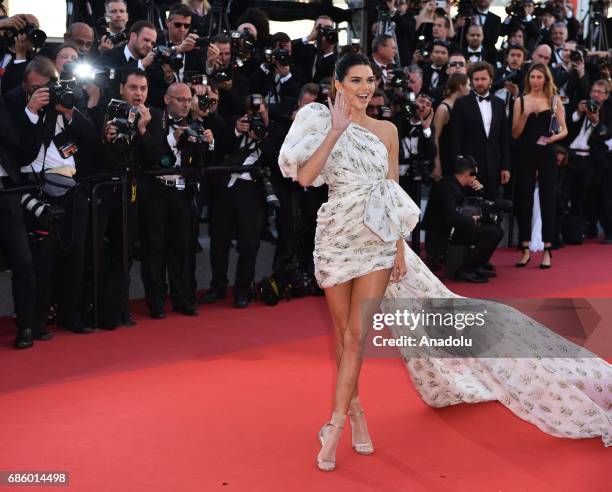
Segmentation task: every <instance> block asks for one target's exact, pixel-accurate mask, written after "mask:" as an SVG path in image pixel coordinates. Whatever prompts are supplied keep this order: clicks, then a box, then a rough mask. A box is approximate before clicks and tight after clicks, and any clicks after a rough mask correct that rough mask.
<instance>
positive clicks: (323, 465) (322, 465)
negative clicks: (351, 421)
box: [317, 412, 346, 471]
mask: <svg viewBox="0 0 612 492" xmlns="http://www.w3.org/2000/svg"><path fill="white" fill-rule="evenodd" d="M345 420H346V415H342V414H339V413H337V412H334V413H333V414H332V418H331V420H330V421H329V422H327V423H326V424H323V427H321V430H319V432H318V434H317V439H318V440H319V442H320V443H321V449H323V446H324V445H325V428H326V427H328V426H332V427H336V428H337V429H338V430H340V431H342V428H343V424H344V421H345ZM317 468H318V469H319V470H321V471H332V470H334V469H335V468H336V461H335V460H333V461H332V460H320V459H319V458H318V457H317Z"/></svg>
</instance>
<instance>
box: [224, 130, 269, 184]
mask: <svg viewBox="0 0 612 492" xmlns="http://www.w3.org/2000/svg"><path fill="white" fill-rule="evenodd" d="M234 134H235V135H236V136H237V137H240V136H241V135H242V141H241V142H240V148H244V146H245V145H246V144H247V142H248V141H249V140H250V139H249V138H248V136H247V135H244V134H243V133H240V132H239V131H238V130H236V129H235V128H234ZM248 145H249V149H253V152H251V153H250V154H249V155H248V156H247V158H246V159H245V160H244V162H243V163H242V165H243V166H252V165H253V164H255V163H256V162H257V160H258V159H259V157H260V156H261V149H259V148H257V142H256V141H255V140H253V141H251V142H249V143H248ZM238 179H246V180H247V181H253V177H252V176H251V173H248V172H246V173H241V174H238V173H232V174H231V175H230V180H229V182H228V183H227V187H228V188H231V187H232V186H234V183H235V182H236V181H237V180H238Z"/></svg>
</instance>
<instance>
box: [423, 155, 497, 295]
mask: <svg viewBox="0 0 612 492" xmlns="http://www.w3.org/2000/svg"><path fill="white" fill-rule="evenodd" d="M476 174H477V167H476V163H475V161H474V160H473V159H472V158H471V157H469V156H468V157H463V156H459V157H458V158H457V161H456V163H455V174H454V175H453V176H447V177H445V178H442V180H441V181H440V182H439V183H438V186H437V187H435V188H434V190H432V194H431V196H430V198H429V203H428V205H427V210H426V211H425V216H424V217H423V227H424V228H425V229H426V231H427V235H432V236H434V238H435V239H433V241H449V242H450V244H455V245H466V246H472V247H473V249H471V250H470V252H469V253H468V255H467V257H466V258H465V260H464V262H463V264H462V265H461V267H460V268H459V269H458V270H457V272H456V274H455V276H456V278H457V279H458V280H465V281H466V282H474V283H483V282H488V279H489V277H495V276H496V274H495V272H494V271H493V267H492V265H491V264H490V263H489V260H490V258H491V256H492V255H493V252H494V251H495V248H496V247H497V245H498V244H499V242H500V241H501V239H502V237H503V235H504V233H503V230H502V228H501V227H500V226H499V225H490V224H481V223H480V222H479V220H480V217H479V215H478V213H477V212H474V215H473V216H470V215H468V214H466V213H465V211H461V208H462V207H463V206H464V205H465V202H466V199H465V195H464V192H465V190H467V189H468V188H471V189H473V190H476V191H478V190H480V189H481V188H482V185H481V184H480V183H479V182H478V180H477V179H476ZM428 241H432V238H429V240H428Z"/></svg>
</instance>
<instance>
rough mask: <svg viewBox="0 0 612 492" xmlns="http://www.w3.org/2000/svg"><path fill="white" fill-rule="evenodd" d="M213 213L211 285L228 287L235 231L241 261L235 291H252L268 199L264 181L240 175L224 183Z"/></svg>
mask: <svg viewBox="0 0 612 492" xmlns="http://www.w3.org/2000/svg"><path fill="white" fill-rule="evenodd" d="M213 197H214V198H213V201H214V203H212V204H211V205H212V210H211V217H210V264H211V268H212V280H211V285H210V287H211V289H213V290H215V291H217V292H219V293H222V294H224V293H225V291H226V289H227V284H228V279H227V268H228V265H229V252H230V247H231V241H232V239H233V238H234V233H235V235H236V238H237V249H238V265H237V267H236V279H235V282H234V287H235V292H236V293H239V294H245V295H247V294H249V293H250V291H251V288H252V285H253V281H254V279H255V261H256V260H257V252H258V251H259V237H260V234H261V224H262V220H263V218H264V214H265V203H264V195H263V189H262V187H261V183H259V182H257V181H248V180H244V179H238V180H236V182H235V183H234V184H233V185H232V187H230V188H226V187H225V186H223V185H221V186H220V187H218V188H217V189H215V191H214V194H213Z"/></svg>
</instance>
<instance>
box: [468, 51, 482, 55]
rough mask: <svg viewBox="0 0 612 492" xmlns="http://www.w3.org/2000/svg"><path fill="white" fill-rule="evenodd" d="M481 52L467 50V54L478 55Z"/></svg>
mask: <svg viewBox="0 0 612 492" xmlns="http://www.w3.org/2000/svg"><path fill="white" fill-rule="evenodd" d="M481 54H482V51H468V55H470V56H471V55H478V56H480V55H481Z"/></svg>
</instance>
